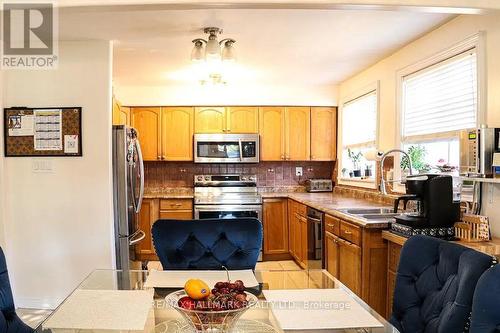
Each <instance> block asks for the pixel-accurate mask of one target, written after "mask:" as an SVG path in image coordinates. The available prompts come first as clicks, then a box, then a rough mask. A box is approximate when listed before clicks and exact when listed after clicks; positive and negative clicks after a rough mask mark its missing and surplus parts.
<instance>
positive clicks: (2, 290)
mask: <svg viewBox="0 0 500 333" xmlns="http://www.w3.org/2000/svg"><path fill="white" fill-rule="evenodd" d="M0 311H2V312H3V313H4V314H7V313H13V312H14V311H15V307H14V299H13V297H12V289H11V287H10V282H9V273H8V271H7V261H6V260H5V255H4V253H3V250H2V248H1V247H0Z"/></svg>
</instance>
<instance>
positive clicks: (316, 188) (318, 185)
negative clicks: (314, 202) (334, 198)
mask: <svg viewBox="0 0 500 333" xmlns="http://www.w3.org/2000/svg"><path fill="white" fill-rule="evenodd" d="M306 191H307V192H332V191H333V182H332V180H331V179H308V180H306Z"/></svg>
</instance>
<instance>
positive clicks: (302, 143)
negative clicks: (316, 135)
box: [285, 107, 311, 161]
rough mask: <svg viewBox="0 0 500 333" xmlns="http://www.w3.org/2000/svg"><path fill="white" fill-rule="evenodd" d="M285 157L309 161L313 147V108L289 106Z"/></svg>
mask: <svg viewBox="0 0 500 333" xmlns="http://www.w3.org/2000/svg"><path fill="white" fill-rule="evenodd" d="M285 121H286V125H285V131H286V133H285V137H286V139H285V142H286V148H285V159H287V160H290V161H308V160H309V159H310V155H311V153H310V149H311V109H310V108H309V107H289V108H287V109H286V117H285Z"/></svg>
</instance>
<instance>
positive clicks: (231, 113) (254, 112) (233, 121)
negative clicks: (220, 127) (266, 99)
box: [226, 106, 259, 133]
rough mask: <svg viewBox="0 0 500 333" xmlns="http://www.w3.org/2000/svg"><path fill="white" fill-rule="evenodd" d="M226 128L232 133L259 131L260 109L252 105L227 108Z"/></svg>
mask: <svg viewBox="0 0 500 333" xmlns="http://www.w3.org/2000/svg"><path fill="white" fill-rule="evenodd" d="M226 129H227V132H230V133H259V109H258V108H257V107H252V106H239V107H230V108H227V111H226Z"/></svg>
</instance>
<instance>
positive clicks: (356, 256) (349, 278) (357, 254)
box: [338, 240, 362, 297]
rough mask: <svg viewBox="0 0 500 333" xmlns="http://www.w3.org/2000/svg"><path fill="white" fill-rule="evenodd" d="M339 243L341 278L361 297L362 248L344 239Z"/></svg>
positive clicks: (341, 280)
mask: <svg viewBox="0 0 500 333" xmlns="http://www.w3.org/2000/svg"><path fill="white" fill-rule="evenodd" d="M338 244H339V247H338V253H339V280H340V282H342V283H343V284H344V285H345V286H346V287H347V288H349V289H350V290H351V291H353V292H354V293H356V295H358V296H360V297H361V296H362V295H361V248H360V247H359V246H357V245H356V244H353V243H350V242H347V241H344V240H339V243H338Z"/></svg>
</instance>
